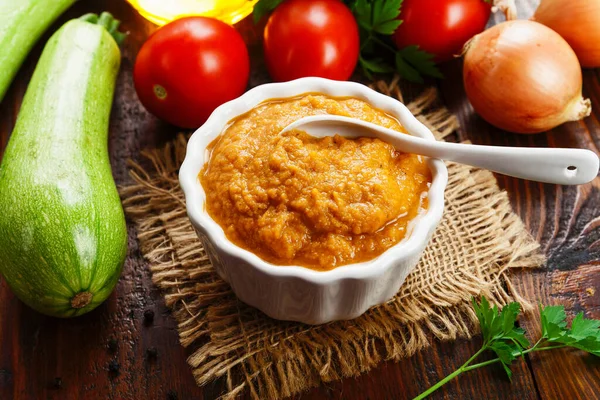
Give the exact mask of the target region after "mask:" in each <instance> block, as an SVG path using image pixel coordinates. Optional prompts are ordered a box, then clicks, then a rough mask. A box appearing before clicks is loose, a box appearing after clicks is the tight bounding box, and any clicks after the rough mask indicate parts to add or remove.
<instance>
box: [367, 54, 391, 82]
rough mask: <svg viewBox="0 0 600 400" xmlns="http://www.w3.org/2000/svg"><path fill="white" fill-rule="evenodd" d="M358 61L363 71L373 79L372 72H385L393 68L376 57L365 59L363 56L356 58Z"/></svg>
mask: <svg viewBox="0 0 600 400" xmlns="http://www.w3.org/2000/svg"><path fill="white" fill-rule="evenodd" d="M358 62H359V63H360V66H361V67H362V69H363V72H364V73H365V75H366V76H367V78H369V79H373V75H372V74H373V73H376V74H385V73H389V72H393V71H394V69H393V68H392V67H390V66H389V65H388V64H386V62H385V61H383V60H382V59H381V58H376V59H373V60H365V59H364V58H362V57H360V58H359V59H358Z"/></svg>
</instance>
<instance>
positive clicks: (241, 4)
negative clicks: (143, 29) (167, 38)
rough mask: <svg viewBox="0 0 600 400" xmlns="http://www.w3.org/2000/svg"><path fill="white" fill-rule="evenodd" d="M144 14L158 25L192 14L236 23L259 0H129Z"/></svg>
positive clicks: (249, 11)
mask: <svg viewBox="0 0 600 400" xmlns="http://www.w3.org/2000/svg"><path fill="white" fill-rule="evenodd" d="M127 1H128V2H129V3H130V4H131V5H132V6H133V7H134V8H135V9H136V10H137V11H138V12H139V13H140V14H141V15H142V16H144V17H145V18H146V19H148V20H150V21H152V22H154V23H155V24H158V25H164V24H166V23H168V22H171V21H173V20H174V19H177V18H181V17H186V16H190V15H201V16H204V17H212V18H216V19H220V20H221V21H223V22H226V23H228V24H235V23H236V22H238V21H239V20H241V19H242V18H244V17H245V16H247V15H248V14H250V13H251V12H252V9H253V7H254V4H256V2H257V1H258V0H127Z"/></svg>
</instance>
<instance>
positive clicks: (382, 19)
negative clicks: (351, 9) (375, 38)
mask: <svg viewBox="0 0 600 400" xmlns="http://www.w3.org/2000/svg"><path fill="white" fill-rule="evenodd" d="M402 1H403V0H374V1H373V5H372V14H371V15H372V20H371V27H372V29H373V31H375V32H377V33H381V34H382V35H391V34H393V33H394V32H395V31H396V29H397V28H398V27H399V26H400V24H401V23H402V21H400V20H399V19H398V16H399V15H400V7H402Z"/></svg>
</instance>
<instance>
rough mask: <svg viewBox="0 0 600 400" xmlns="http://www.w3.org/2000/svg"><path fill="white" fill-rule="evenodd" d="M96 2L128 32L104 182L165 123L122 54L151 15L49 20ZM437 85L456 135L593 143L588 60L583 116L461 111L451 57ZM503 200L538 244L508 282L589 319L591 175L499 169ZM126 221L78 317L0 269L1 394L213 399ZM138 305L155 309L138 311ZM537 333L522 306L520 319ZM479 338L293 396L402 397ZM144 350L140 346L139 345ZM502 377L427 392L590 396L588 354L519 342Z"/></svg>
mask: <svg viewBox="0 0 600 400" xmlns="http://www.w3.org/2000/svg"><path fill="white" fill-rule="evenodd" d="M535 3H536V0H523V1H521V2H520V7H521V8H520V14H522V16H525V17H528V16H529V15H531V13H532V10H533V8H534V4H535ZM103 10H108V11H110V12H112V13H113V14H114V15H115V16H116V17H117V18H119V19H120V20H122V21H123V27H124V29H126V30H128V31H129V32H130V35H129V37H128V39H127V40H126V43H125V45H124V46H123V62H122V67H121V73H120V76H119V80H118V87H117V92H116V97H115V102H114V106H113V110H112V117H111V126H110V129H111V138H110V149H111V163H112V167H113V173H114V176H115V179H116V181H117V183H119V184H124V183H127V182H129V178H128V175H127V167H126V163H125V162H126V159H127V158H129V157H131V158H134V159H137V158H139V152H140V150H141V149H142V148H145V147H148V146H156V145H159V144H160V143H164V142H165V141H167V140H169V139H170V138H173V137H174V134H175V133H176V132H177V129H176V128H173V127H171V126H169V125H167V124H165V123H162V122H160V121H158V120H157V119H155V118H154V117H152V116H151V115H149V114H148V113H147V112H146V111H145V110H144V108H143V107H142V106H141V104H140V103H139V101H138V99H137V97H136V94H135V90H134V88H133V82H132V73H131V71H132V67H133V63H134V60H135V55H136V54H137V51H138V50H139V48H140V46H141V44H142V43H143V42H144V40H145V39H146V38H147V36H148V35H149V34H150V33H151V32H152V31H153V30H154V29H155V26H154V25H152V24H150V23H148V22H146V21H145V20H143V19H142V18H141V17H140V16H139V15H137V14H136V13H135V12H134V11H133V10H132V9H131V7H130V6H129V5H127V4H126V3H125V2H124V0H108V1H101V0H86V1H80V2H78V3H77V4H76V5H75V6H73V7H72V8H71V9H70V10H69V11H68V12H67V13H66V14H65V15H64V16H63V17H62V18H60V20H59V21H58V22H57V23H56V24H55V25H54V26H53V27H52V28H51V30H50V31H54V30H56V29H57V28H58V27H59V26H60V25H61V24H62V23H64V22H65V21H66V20H68V19H70V18H73V17H76V16H79V15H82V14H84V13H87V12H100V11H103ZM249 26H250V24H248V23H246V24H242V26H241V28H240V29H242V30H244V35H245V36H246V37H247V38H248V42H249V45H250V49H251V52H252V53H253V54H258V55H259V54H260V42H259V40H257V39H258V38H259V34H257V33H256V32H252V31H251V30H250V29H249V28H248V27H249ZM48 37H49V33H48V34H47V35H45V36H44V38H43V39H42V40H41V41H40V43H38V45H37V46H36V48H35V50H34V51H33V52H32V54H31V55H30V56H29V58H28V59H27V61H26V62H25V64H24V65H23V67H22V68H21V71H20V73H19V74H18V76H17V78H16V80H15V82H14V84H13V85H12V87H11V89H10V91H9V92H8V94H7V96H6V98H5V99H4V101H3V102H2V103H1V104H0V156H1V155H2V149H4V147H5V146H6V142H7V141H8V138H9V136H10V132H11V131H12V129H13V126H14V123H15V119H16V117H17V113H18V111H19V106H20V104H21V99H22V97H23V94H24V92H25V89H26V87H27V83H28V81H29V78H30V76H31V74H32V72H33V69H34V67H35V63H36V61H37V59H38V57H39V54H40V52H41V49H42V47H43V43H45V41H46V40H47V38H48ZM252 62H253V65H252V68H253V74H252V83H253V84H258V83H262V82H264V81H265V80H266V75H265V72H264V67H263V65H262V61H261V58H260V56H257V57H253V60H252ZM442 69H443V72H444V74H445V76H446V78H445V79H443V80H439V81H438V82H437V85H438V87H439V89H440V92H441V94H442V96H443V100H444V102H445V104H446V105H447V106H448V107H449V108H450V109H451V110H452V112H454V113H455V114H456V115H457V116H458V118H459V119H460V122H461V129H460V132H459V139H461V140H462V139H470V140H471V141H473V142H474V143H480V144H497V145H511V146H515V145H518V146H563V147H585V148H590V149H592V150H594V151H596V152H598V151H599V149H600V121H599V120H600V70H599V69H596V70H585V71H584V94H585V96H586V97H590V98H591V99H592V104H593V109H594V112H593V115H592V116H590V117H589V118H586V119H585V120H583V121H579V122H573V123H569V124H565V125H563V126H561V127H558V128H556V129H554V130H553V131H552V132H549V133H544V134H539V135H529V136H522V135H515V134H510V133H506V132H502V131H499V130H498V129H495V128H493V127H491V126H489V125H488V124H486V123H485V122H484V121H482V120H481V119H480V118H478V117H477V116H476V115H474V114H473V112H472V109H471V108H470V106H469V104H468V101H467V100H466V97H465V95H464V90H463V87H462V79H461V65H460V61H453V62H451V63H450V64H448V65H444V66H443V68H442ZM416 90H418V89H416ZM498 181H499V183H500V186H501V187H503V188H505V189H506V190H507V191H508V193H509V195H510V198H511V201H512V204H513V207H514V209H515V211H516V212H517V213H518V214H519V215H520V216H521V217H522V219H523V220H524V221H525V223H526V225H527V227H528V229H529V230H530V231H531V233H532V234H533V236H534V237H535V238H536V239H537V240H538V241H539V242H540V243H541V244H542V248H543V249H544V251H545V252H546V254H547V256H548V263H547V265H546V266H545V267H544V268H542V269H539V270H537V271H531V272H528V273H525V274H520V275H519V276H518V277H517V278H516V281H515V282H516V286H517V288H518V290H520V291H521V293H523V294H524V295H525V296H526V297H527V298H528V299H530V300H534V301H536V302H542V303H544V304H564V305H565V306H566V308H567V310H568V312H569V313H570V314H571V315H572V314H573V313H576V312H579V311H584V312H585V314H586V316H587V317H590V318H600V290H599V289H600V287H599V286H600V274H599V272H600V179H598V178H597V179H596V180H594V181H593V182H592V183H590V184H588V185H585V186H580V187H561V186H554V185H546V184H541V183H533V182H526V181H522V180H518V179H512V178H507V177H504V176H498ZM135 235H136V232H135V229H134V227H133V226H132V224H129V253H128V257H127V261H126V264H125V267H124V271H123V275H122V277H121V280H120V281H119V283H118V285H117V288H116V290H115V293H113V295H112V296H111V297H110V298H109V299H108V301H107V302H106V303H104V304H103V305H102V306H100V307H99V308H98V309H97V310H95V311H93V312H91V313H89V314H87V315H85V316H83V317H79V318H77V319H70V320H60V319H56V318H50V317H46V316H43V315H41V314H38V313H37V312H35V311H32V310H31V309H29V308H28V307H26V306H25V305H23V304H22V303H21V302H20V301H19V300H18V299H17V298H16V297H15V296H14V295H13V294H12V292H11V291H10V289H9V288H8V286H7V285H6V283H5V282H4V281H3V280H1V279H0V281H1V282H0V399H11V398H14V399H46V398H48V399H77V398H85V399H142V398H144V399H146V398H148V399H214V398H215V397H217V396H218V395H219V394H221V393H222V389H223V386H222V385H221V384H220V383H218V382H217V383H214V384H210V385H208V386H206V387H204V388H199V387H198V386H196V383H195V382H194V379H193V378H192V374H191V371H190V369H189V368H188V366H187V364H186V357H187V355H188V354H187V352H186V350H185V349H184V348H183V347H182V346H180V345H179V343H178V336H177V331H176V326H175V321H174V319H173V318H171V316H170V315H169V311H168V310H167V308H166V307H165V305H164V302H163V300H162V298H161V295H160V293H159V292H158V291H157V290H156V289H155V288H154V287H153V285H152V283H151V280H150V273H149V271H148V268H147V264H146V262H145V261H144V260H143V258H142V256H141V254H140V252H139V249H138V244H137V241H136V239H135ZM146 310H152V311H153V312H154V313H155V317H154V321H153V323H152V324H148V323H144V318H143V314H144V312H145V311H146ZM521 325H522V326H523V327H524V328H525V329H526V330H527V331H528V332H530V333H531V334H533V335H538V334H539V321H538V319H537V318H536V317H535V316H533V315H530V316H527V317H526V318H523V319H521ZM480 344H481V340H480V338H479V337H476V338H474V339H473V340H469V341H466V340H458V341H456V342H452V343H439V342H436V341H434V344H433V346H432V347H431V348H429V349H427V350H424V351H421V352H419V353H418V354H417V355H415V356H414V357H412V358H409V359H405V360H403V361H401V362H398V363H392V362H388V363H382V364H381V365H380V366H379V367H378V368H376V369H374V370H373V371H372V372H371V373H369V374H366V375H363V376H361V377H359V378H356V379H345V380H343V381H340V382H335V383H330V384H327V385H326V386H322V387H319V388H316V389H314V390H312V391H310V392H308V393H306V394H304V395H303V396H300V397H302V398H306V399H322V398H327V399H405V398H411V397H413V396H415V395H417V394H418V393H420V392H422V391H423V390H425V389H427V388H428V387H429V386H430V385H432V384H434V383H435V382H437V381H438V380H439V379H441V378H442V377H444V376H445V375H447V374H449V373H450V372H452V371H453V370H454V369H456V368H457V367H459V366H460V365H461V364H462V363H463V362H464V361H465V360H466V359H467V358H468V357H469V356H470V355H471V354H472V353H474V352H475V351H476V350H478V349H479V346H480ZM149 349H150V352H153V351H155V352H156V357H149V356H148V354H149V353H148V350H149ZM513 372H514V376H513V381H512V383H511V382H509V381H508V379H507V378H506V376H505V374H504V373H503V371H502V369H501V367H499V366H498V365H494V366H489V367H487V368H483V369H479V370H475V371H472V372H469V373H467V374H465V375H463V376H461V377H459V378H458V379H455V380H454V381H452V382H451V383H450V384H448V385H447V386H445V387H444V388H443V389H442V390H440V391H438V392H437V393H436V394H435V395H434V396H432V398H460V399H491V398H502V399H538V398H541V399H575V398H577V399H598V398H600V360H598V359H597V358H593V357H592V356H588V355H584V354H581V353H579V352H575V351H570V350H556V351H552V352H543V353H539V354H531V355H528V356H527V358H526V360H525V361H522V360H521V361H517V362H516V363H515V364H514V366H513Z"/></svg>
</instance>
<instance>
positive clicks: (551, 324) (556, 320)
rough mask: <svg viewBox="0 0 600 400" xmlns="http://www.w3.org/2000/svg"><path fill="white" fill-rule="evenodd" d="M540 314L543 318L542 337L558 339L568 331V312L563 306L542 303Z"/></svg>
mask: <svg viewBox="0 0 600 400" xmlns="http://www.w3.org/2000/svg"><path fill="white" fill-rule="evenodd" d="M540 315H541V319H542V337H544V338H546V339H548V340H557V339H560V338H562V337H563V336H564V335H565V334H566V333H567V331H566V329H565V327H566V326H567V314H565V308H564V307H563V306H548V307H542V306H541V305H540Z"/></svg>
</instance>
